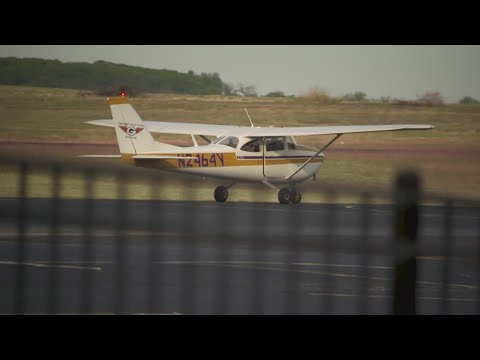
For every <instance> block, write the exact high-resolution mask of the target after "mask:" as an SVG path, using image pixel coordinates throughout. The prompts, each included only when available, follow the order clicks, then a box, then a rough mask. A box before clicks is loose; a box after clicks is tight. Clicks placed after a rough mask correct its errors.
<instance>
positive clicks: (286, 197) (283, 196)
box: [278, 188, 292, 204]
mask: <svg viewBox="0 0 480 360" xmlns="http://www.w3.org/2000/svg"><path fill="white" fill-rule="evenodd" d="M291 197H292V196H291V193H290V189H288V188H283V189H280V191H279V192H278V201H279V202H280V204H289V203H290V199H291Z"/></svg>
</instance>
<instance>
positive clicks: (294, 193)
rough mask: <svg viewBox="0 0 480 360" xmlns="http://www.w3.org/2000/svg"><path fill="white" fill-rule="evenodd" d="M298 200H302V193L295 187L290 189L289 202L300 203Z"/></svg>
mask: <svg viewBox="0 0 480 360" xmlns="http://www.w3.org/2000/svg"><path fill="white" fill-rule="evenodd" d="M300 201H302V194H300V191H298V190H297V189H292V190H291V191H290V202H291V203H292V204H300Z"/></svg>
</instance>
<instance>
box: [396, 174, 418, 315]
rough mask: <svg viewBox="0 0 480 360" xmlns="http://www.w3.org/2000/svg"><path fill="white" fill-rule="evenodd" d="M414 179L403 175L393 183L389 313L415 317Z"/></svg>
mask: <svg viewBox="0 0 480 360" xmlns="http://www.w3.org/2000/svg"><path fill="white" fill-rule="evenodd" d="M419 183H420V180H419V178H418V175H417V174H416V173H415V172H412V171H405V172H402V173H400V174H399V175H398V176H397V179H396V182H395V213H394V216H395V246H396V251H395V284H394V298H393V313H394V314H395V315H415V313H416V309H415V298H416V296H415V290H416V289H415V287H416V278H417V260H416V257H415V245H416V240H417V228H418V198H419V187H420V186H419Z"/></svg>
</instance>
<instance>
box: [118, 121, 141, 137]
mask: <svg viewBox="0 0 480 360" xmlns="http://www.w3.org/2000/svg"><path fill="white" fill-rule="evenodd" d="M119 126H120V129H122V130H123V131H124V132H125V133H127V135H130V136H135V135H137V134H138V133H139V132H140V131H142V130H143V129H144V127H143V125H140V126H139V125H127V124H121V125H119Z"/></svg>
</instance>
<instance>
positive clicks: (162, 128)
mask: <svg viewBox="0 0 480 360" xmlns="http://www.w3.org/2000/svg"><path fill="white" fill-rule="evenodd" d="M88 123H89V124H93V125H100V126H109V127H114V124H113V121H112V120H109V119H108V120H94V121H88ZM144 124H145V126H146V127H147V129H148V130H149V131H150V132H152V133H165V134H185V135H191V134H193V135H209V136H216V137H219V136H223V135H230V136H248V137H266V136H311V135H335V134H354V133H367V132H381V131H399V130H429V129H433V126H432V125H346V126H297V127H250V126H232V125H212V124H193V123H175V122H160V121H144Z"/></svg>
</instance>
